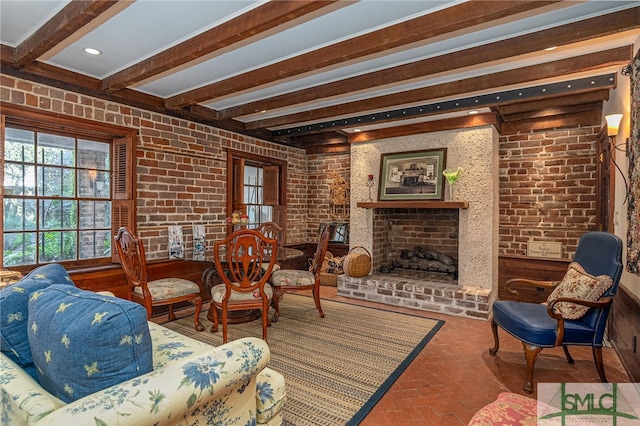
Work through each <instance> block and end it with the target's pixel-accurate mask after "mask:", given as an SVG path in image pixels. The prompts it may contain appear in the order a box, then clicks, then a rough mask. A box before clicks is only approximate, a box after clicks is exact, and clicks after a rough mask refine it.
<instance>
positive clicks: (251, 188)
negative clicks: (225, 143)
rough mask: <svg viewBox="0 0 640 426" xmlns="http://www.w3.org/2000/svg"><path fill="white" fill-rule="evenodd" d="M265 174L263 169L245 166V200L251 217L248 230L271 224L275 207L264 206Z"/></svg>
mask: <svg viewBox="0 0 640 426" xmlns="http://www.w3.org/2000/svg"><path fill="white" fill-rule="evenodd" d="M263 177H264V173H263V169H262V167H258V166H249V165H245V167H244V199H243V203H244V204H245V205H246V206H247V216H249V224H248V225H247V227H248V228H257V227H258V226H259V225H260V224H262V223H265V222H271V221H272V218H273V207H272V206H267V205H264V204H263V202H264V197H263V194H264V179H263Z"/></svg>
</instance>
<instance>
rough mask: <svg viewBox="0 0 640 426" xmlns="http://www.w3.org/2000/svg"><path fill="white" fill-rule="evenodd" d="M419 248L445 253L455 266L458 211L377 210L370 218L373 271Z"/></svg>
mask: <svg viewBox="0 0 640 426" xmlns="http://www.w3.org/2000/svg"><path fill="white" fill-rule="evenodd" d="M416 246H420V247H422V248H423V249H432V250H436V251H439V252H442V253H444V254H446V255H447V256H450V257H452V258H453V259H454V265H455V266H456V267H457V266H458V210H456V209H376V210H375V213H374V216H373V253H372V254H371V256H372V268H373V269H378V268H379V267H380V266H381V265H383V264H385V263H390V262H391V260H392V259H396V258H399V257H400V252H401V251H402V250H404V249H407V250H412V249H413V248H414V247H416Z"/></svg>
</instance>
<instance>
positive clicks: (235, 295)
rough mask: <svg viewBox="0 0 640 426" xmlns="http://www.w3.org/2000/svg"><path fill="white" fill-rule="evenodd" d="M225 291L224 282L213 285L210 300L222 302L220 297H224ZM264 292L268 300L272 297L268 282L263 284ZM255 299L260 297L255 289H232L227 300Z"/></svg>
mask: <svg viewBox="0 0 640 426" xmlns="http://www.w3.org/2000/svg"><path fill="white" fill-rule="evenodd" d="M226 292H227V288H226V287H225V285H224V284H218V285H216V286H213V288H212V289H211V300H213V301H214V302H216V303H222V299H223V298H224V296H225V294H226ZM264 292H265V293H266V295H267V298H268V299H269V300H271V299H272V298H273V289H272V288H271V286H270V285H269V284H268V283H266V284H265V285H264ZM255 299H260V292H259V291H258V290H255V291H254V292H246V293H241V292H239V291H234V292H232V293H231V297H229V300H230V301H232V302H238V301H240V300H255Z"/></svg>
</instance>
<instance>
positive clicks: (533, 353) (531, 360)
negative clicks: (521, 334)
mask: <svg viewBox="0 0 640 426" xmlns="http://www.w3.org/2000/svg"><path fill="white" fill-rule="evenodd" d="M522 349H523V350H524V358H525V360H526V361H527V380H526V381H525V382H524V386H523V387H522V388H523V389H524V391H525V392H526V393H532V392H533V367H534V366H535V365H536V359H538V355H539V354H540V351H542V348H541V347H539V346H533V345H528V344H526V343H524V342H522Z"/></svg>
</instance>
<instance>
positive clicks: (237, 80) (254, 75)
mask: <svg viewBox="0 0 640 426" xmlns="http://www.w3.org/2000/svg"><path fill="white" fill-rule="evenodd" d="M554 3H559V2H557V1H508V2H504V1H485V0H474V1H470V2H465V3H462V4H459V5H456V6H452V7H448V8H445V9H442V10H439V11H437V12H434V13H430V14H428V15H425V16H421V17H418V18H415V19H412V20H410V21H406V22H401V23H398V24H396V25H392V26H390V27H387V28H383V29H381V30H378V31H374V32H371V33H368V34H363V35H361V36H359V37H354V38H351V39H349V40H346V41H343V42H341V43H336V44H333V45H330V46H326V47H323V48H320V49H317V50H314V51H311V52H308V53H304V54H302V55H298V56H296V57H293V58H290V59H286V60H283V61H280V62H277V63H274V64H271V65H267V66H264V67H261V68H258V69H255V70H252V71H249V72H246V73H243V74H240V75H238V76H234V77H231V78H227V79H225V80H222V81H218V82H215V83H211V84H208V85H206V86H202V87H199V88H197V89H193V90H190V91H187V92H184V93H181V94H179V95H176V96H172V97H170V98H168V99H167V103H166V105H167V107H168V108H182V107H185V106H187V105H191V104H196V103H200V102H205V101H207V100H210V99H214V98H217V97H220V96H225V95H228V94H231V93H236V92H239V91H243V90H248V89H252V88H254V87H258V86H262V85H265V84H269V83H273V82H276V81H279V80H283V79H285V78H291V77H293V76H297V75H301V74H304V73H309V72H313V71H317V70H320V69H323V68H326V67H329V66H331V65H337V64H342V63H345V62H347V61H350V60H354V59H358V58H362V57H365V56H368V55H373V54H376V53H379V52H384V51H385V50H389V49H394V48H397V47H400V46H404V45H407V44H410V43H415V42H424V41H425V40H428V39H430V38H433V37H436V36H441V35H443V34H447V33H450V32H453V31H456V30H461V29H465V28H468V27H471V26H474V25H479V24H483V23H487V22H491V21H494V20H497V19H502V18H505V17H507V16H511V15H516V14H519V13H522V12H526V11H529V10H532V9H537V8H540V7H546V6H549V5H551V4H554Z"/></svg>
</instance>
